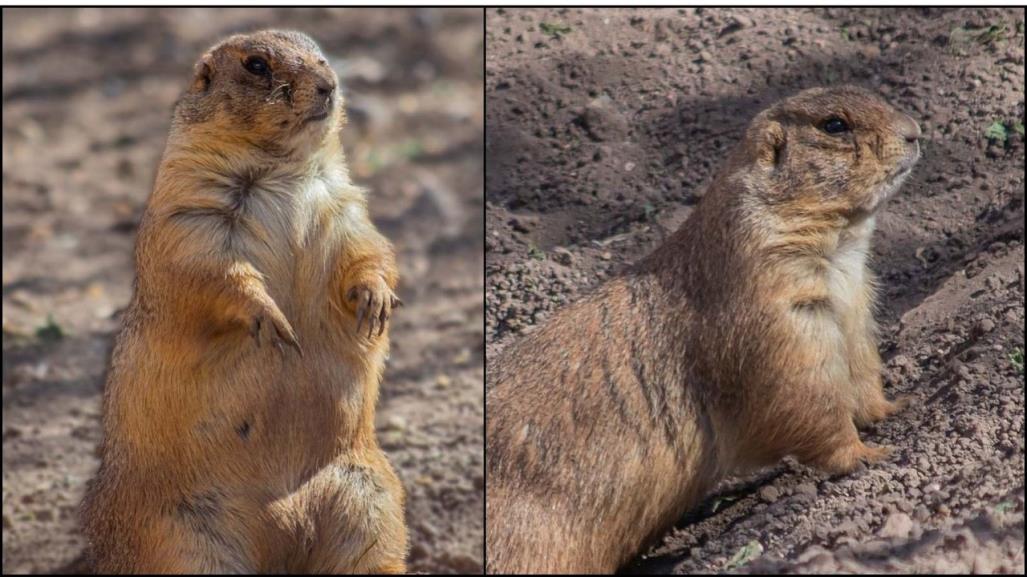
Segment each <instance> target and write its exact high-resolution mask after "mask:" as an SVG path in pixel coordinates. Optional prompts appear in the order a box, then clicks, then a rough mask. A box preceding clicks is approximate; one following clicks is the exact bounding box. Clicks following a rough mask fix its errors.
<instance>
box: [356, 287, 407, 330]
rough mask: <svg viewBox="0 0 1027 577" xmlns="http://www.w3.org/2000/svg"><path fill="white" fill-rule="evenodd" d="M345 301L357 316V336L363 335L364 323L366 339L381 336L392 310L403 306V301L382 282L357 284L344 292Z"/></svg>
mask: <svg viewBox="0 0 1027 577" xmlns="http://www.w3.org/2000/svg"><path fill="white" fill-rule="evenodd" d="M346 300H347V301H348V302H349V304H350V305H351V306H352V307H353V311H354V313H355V314H356V316H357V326H356V331H357V334H363V326H364V323H365V321H366V323H367V338H371V337H373V336H375V333H376V332H377V335H378V336H381V335H382V333H384V332H385V324H386V323H387V322H388V320H389V317H391V316H392V309H394V308H397V307H400V306H402V305H403V301H401V300H399V297H397V296H396V295H395V293H393V292H392V289H390V288H389V287H388V285H386V284H385V282H384V281H379V282H377V283H370V284H363V283H362V284H358V285H356V286H354V287H353V288H351V289H349V291H347V292H346Z"/></svg>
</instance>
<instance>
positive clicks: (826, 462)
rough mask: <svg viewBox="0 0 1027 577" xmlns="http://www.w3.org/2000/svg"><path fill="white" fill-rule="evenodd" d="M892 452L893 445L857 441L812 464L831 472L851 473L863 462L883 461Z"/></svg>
mask: <svg viewBox="0 0 1027 577" xmlns="http://www.w3.org/2000/svg"><path fill="white" fill-rule="evenodd" d="M891 454H892V448H891V447H868V446H866V445H864V444H863V443H862V441H856V442H855V443H852V444H849V445H846V446H844V447H842V448H839V449H838V450H836V451H835V452H833V453H831V454H830V455H828V456H827V457H825V458H823V459H820V460H818V461H817V462H815V463H812V464H813V465H814V466H815V467H817V468H819V469H821V470H823V471H825V472H828V473H831V474H843V473H851V472H852V471H855V470H856V469H858V468H859V467H860V465H861V464H862V463H866V464H868V465H869V464H872V463H876V462H878V461H883V460H885V459H887V458H888V457H890V456H891Z"/></svg>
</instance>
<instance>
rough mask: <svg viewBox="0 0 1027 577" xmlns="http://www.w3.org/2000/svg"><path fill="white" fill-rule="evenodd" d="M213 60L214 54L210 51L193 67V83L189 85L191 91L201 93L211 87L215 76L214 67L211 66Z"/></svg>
mask: <svg viewBox="0 0 1027 577" xmlns="http://www.w3.org/2000/svg"><path fill="white" fill-rule="evenodd" d="M213 62H214V56H213V55H212V54H211V53H210V52H208V53H206V54H204V55H203V58H200V61H199V62H197V63H196V66H195V67H194V68H193V83H192V85H191V86H190V87H189V92H196V93H199V92H206V91H207V90H208V89H210V81H211V79H213V78H214V68H213V66H211V64H212V63H213Z"/></svg>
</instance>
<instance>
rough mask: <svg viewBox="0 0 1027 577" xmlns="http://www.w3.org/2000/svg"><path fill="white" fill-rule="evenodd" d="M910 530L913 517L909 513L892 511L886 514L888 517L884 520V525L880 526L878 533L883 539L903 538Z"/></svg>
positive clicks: (907, 535)
mask: <svg viewBox="0 0 1027 577" xmlns="http://www.w3.org/2000/svg"><path fill="white" fill-rule="evenodd" d="M912 530H913V519H911V518H910V517H909V515H907V514H905V513H892V514H891V515H888V519H887V520H885V522H884V526H883V527H881V530H880V532H879V533H878V535H880V536H881V537H883V538H885V539H891V538H897V539H905V538H907V537H909V532H910V531H912Z"/></svg>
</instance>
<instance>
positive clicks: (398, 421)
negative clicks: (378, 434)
mask: <svg viewBox="0 0 1027 577" xmlns="http://www.w3.org/2000/svg"><path fill="white" fill-rule="evenodd" d="M406 428H407V421H406V419H404V418H403V417H401V416H399V415H392V416H390V417H389V418H388V419H386V420H385V429H386V430H388V431H403V430H405V429H406Z"/></svg>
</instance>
